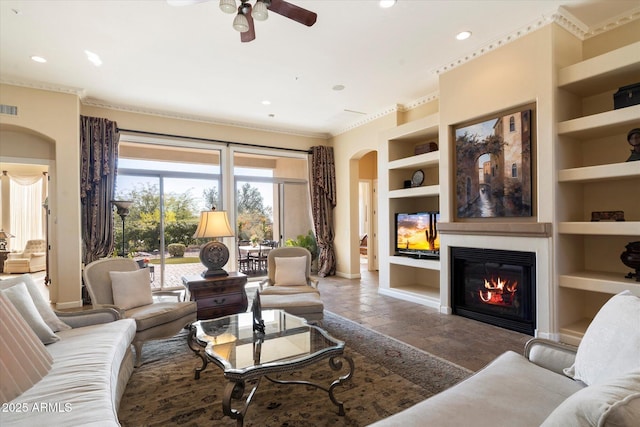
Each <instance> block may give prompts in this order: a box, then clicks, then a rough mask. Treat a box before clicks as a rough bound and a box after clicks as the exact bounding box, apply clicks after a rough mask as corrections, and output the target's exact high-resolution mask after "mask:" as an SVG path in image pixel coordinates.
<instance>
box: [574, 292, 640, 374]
mask: <svg viewBox="0 0 640 427" xmlns="http://www.w3.org/2000/svg"><path fill="white" fill-rule="evenodd" d="M634 319H635V321H634ZM638 319H640V298H638V297H636V296H634V295H632V294H631V293H630V292H629V291H625V292H622V293H620V294H618V295H615V296H613V297H612V298H611V299H609V301H607V302H606V304H605V305H603V306H602V308H601V309H600V311H598V314H596V316H595V318H594V319H593V321H592V322H591V324H590V325H589V327H588V328H587V331H586V332H585V334H584V337H583V338H582V341H581V342H580V345H579V346H578V352H577V353H576V361H575V363H574V364H573V366H571V367H570V368H567V369H566V370H565V374H566V375H568V376H569V377H571V378H573V379H575V380H580V381H582V382H584V383H585V384H587V385H594V384H598V383H600V382H606V381H607V380H608V379H609V378H614V377H618V376H621V375H623V374H625V373H627V372H631V371H632V370H636V369H640V356H639V355H640V327H639V326H640V324H639V323H638Z"/></svg>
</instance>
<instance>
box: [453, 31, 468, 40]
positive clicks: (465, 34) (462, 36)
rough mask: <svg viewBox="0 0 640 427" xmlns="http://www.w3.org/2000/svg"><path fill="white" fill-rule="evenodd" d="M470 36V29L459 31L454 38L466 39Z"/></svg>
mask: <svg viewBox="0 0 640 427" xmlns="http://www.w3.org/2000/svg"><path fill="white" fill-rule="evenodd" d="M469 37H471V31H461V32H459V33H458V35H456V39H458V40H466V39H468V38H469Z"/></svg>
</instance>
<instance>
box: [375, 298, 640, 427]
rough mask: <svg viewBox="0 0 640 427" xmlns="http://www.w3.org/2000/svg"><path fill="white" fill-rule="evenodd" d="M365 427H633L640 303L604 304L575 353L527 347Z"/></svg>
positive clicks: (639, 400) (637, 418)
mask: <svg viewBox="0 0 640 427" xmlns="http://www.w3.org/2000/svg"><path fill="white" fill-rule="evenodd" d="M372 426H375V427H387V426H388V427H397V426H403V427H406V426H438V427H441V426H474V427H484V426H487V427H495V426H518V427H526V426H532V427H533V426H535V427H537V426H544V427H586V426H612V427H613V426H615V427H622V426H628V427H632V426H633V427H637V426H640V298H638V297H635V296H633V295H631V294H628V293H623V294H619V295H616V296H614V297H613V298H611V300H609V302H607V303H606V304H605V305H604V306H603V307H602V309H601V310H600V312H599V313H598V314H597V316H596V317H595V318H594V320H593V321H592V323H591V325H590V326H589V328H588V329H587V331H586V333H585V335H584V338H583V339H582V342H581V343H580V346H579V347H577V348H576V347H572V346H567V345H563V344H559V343H555V342H552V341H548V340H542V339H532V340H530V341H529V342H528V343H527V345H526V347H525V354H524V356H523V355H520V354H517V353H515V352H511V351H510V352H506V353H504V354H502V355H501V356H499V357H498V358H496V359H495V360H494V361H493V362H491V363H490V364H489V365H487V366H486V367H485V368H483V369H482V370H480V371H478V372H477V373H476V374H474V375H473V376H471V377H470V378H467V379H466V380H464V381H462V382H460V383H459V384H457V385H455V386H453V387H451V388H449V389H447V390H445V391H444V392H442V393H439V394H437V395H435V396H432V397H430V398H428V399H426V400H424V401H422V402H420V403H418V404H416V405H414V406H412V407H410V408H408V409H406V410H404V411H401V412H399V413H397V414H395V415H392V416H390V417H388V418H385V419H383V420H381V421H378V422H376V423H374V424H372Z"/></svg>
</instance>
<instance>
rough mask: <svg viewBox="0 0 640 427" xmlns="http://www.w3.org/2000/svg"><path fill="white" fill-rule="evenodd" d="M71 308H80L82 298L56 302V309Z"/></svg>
mask: <svg viewBox="0 0 640 427" xmlns="http://www.w3.org/2000/svg"><path fill="white" fill-rule="evenodd" d="M72 308H82V300H80V301H71V302H57V303H56V310H69V309H72Z"/></svg>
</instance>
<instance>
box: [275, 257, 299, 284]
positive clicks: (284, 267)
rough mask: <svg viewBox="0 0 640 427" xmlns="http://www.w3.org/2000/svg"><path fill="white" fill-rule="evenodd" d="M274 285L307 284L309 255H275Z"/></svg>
mask: <svg viewBox="0 0 640 427" xmlns="http://www.w3.org/2000/svg"><path fill="white" fill-rule="evenodd" d="M275 263H276V274H275V278H274V279H275V283H274V286H301V285H306V284H307V257H306V256H295V257H275Z"/></svg>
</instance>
